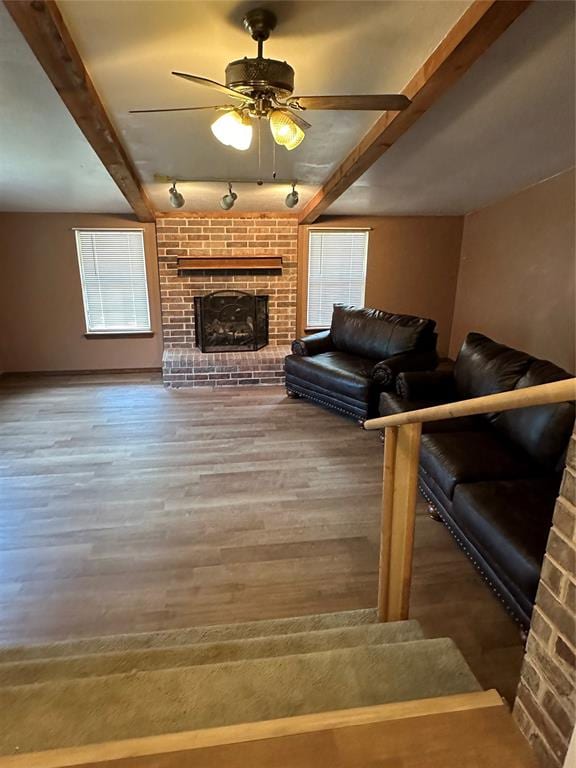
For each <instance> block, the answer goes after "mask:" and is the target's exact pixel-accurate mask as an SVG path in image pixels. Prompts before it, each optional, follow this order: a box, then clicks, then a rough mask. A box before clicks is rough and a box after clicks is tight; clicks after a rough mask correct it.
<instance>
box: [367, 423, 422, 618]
mask: <svg viewBox="0 0 576 768" xmlns="http://www.w3.org/2000/svg"><path fill="white" fill-rule="evenodd" d="M421 432H422V425H421V424H406V425H403V426H401V427H388V428H387V429H386V433H385V442H384V481H383V489H382V521H381V535H380V573H379V584H378V618H379V620H380V621H399V620H402V619H407V618H408V612H409V603H410V583H411V577H412V559H413V550H414V523H415V516H416V497H417V492H418V489H417V484H418V459H419V454H420V435H421Z"/></svg>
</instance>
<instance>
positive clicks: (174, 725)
mask: <svg viewBox="0 0 576 768" xmlns="http://www.w3.org/2000/svg"><path fill="white" fill-rule="evenodd" d="M477 690H480V686H479V685H478V683H477V681H476V679H475V678H474V675H473V674H472V672H471V671H470V669H469V668H468V666H467V664H466V662H465V661H464V658H463V657H462V655H461V654H460V652H459V651H458V649H457V648H456V646H455V645H454V643H453V642H452V641H451V640H449V639H447V638H446V639H435V640H413V641H408V642H404V643H397V644H387V645H371V646H359V647H354V648H345V649H336V650H330V651H320V652H314V653H306V654H300V655H292V656H279V657H274V658H260V659H251V660H242V661H228V662H224V663H220V664H206V665H201V666H194V667H182V668H178V669H161V670H155V671H144V672H138V673H135V674H121V675H113V676H105V677H97V678H84V679H72V680H58V681H52V682H47V683H38V684H35V685H23V686H16V687H4V688H2V689H0V696H1V698H2V707H1V708H0V754H12V753H14V752H16V751H18V752H20V753H22V752H31V751H40V750H45V749H55V748H58V747H67V746H79V745H82V744H89V743H98V742H102V741H114V740H120V739H127V738H138V737H143V736H151V735H158V734H161V733H170V732H178V731H184V730H195V729H200V728H209V727H215V726H223V725H231V724H234V723H241V722H254V721H256V720H271V719H275V718H280V717H290V716H294V715H301V714H308V713H311V712H321V711H329V710H338V709H347V708H354V707H363V706H371V705H375V704H383V703H387V702H391V701H408V700H412V699H422V698H433V697H436V696H444V695H451V694H455V693H464V692H470V691H477ZM32 723H33V724H34V726H33V727H31V724H32Z"/></svg>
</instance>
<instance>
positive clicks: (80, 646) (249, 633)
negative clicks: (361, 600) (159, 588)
mask: <svg viewBox="0 0 576 768" xmlns="http://www.w3.org/2000/svg"><path fill="white" fill-rule="evenodd" d="M376 620H377V617H376V610H375V609H372V608H370V609H365V610H358V611H342V612H340V613H320V614H312V615H310V616H296V617H290V618H287V619H267V620H264V621H248V622H239V623H235V624H213V625H209V626H199V627H189V628H188V627H187V628H185V629H173V630H168V631H164V632H143V633H137V634H126V635H107V636H103V637H89V638H85V639H79V640H64V641H61V642H56V643H48V644H43V645H23V646H12V647H6V648H0V663H2V662H5V661H23V660H25V659H43V658H55V657H57V656H81V655H85V654H89V653H108V652H111V651H127V650H136V649H139V648H140V649H141V648H162V647H165V646H178V645H188V644H190V643H214V642H222V641H225V640H246V639H248V638H253V637H269V636H270V635H289V634H295V633H301V632H314V631H316V630H320V629H335V628H338V627H357V626H362V625H364V624H374V623H375V622H376Z"/></svg>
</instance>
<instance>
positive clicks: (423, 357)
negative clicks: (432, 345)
mask: <svg viewBox="0 0 576 768" xmlns="http://www.w3.org/2000/svg"><path fill="white" fill-rule="evenodd" d="M437 365H438V355H437V354H436V350H434V349H429V350H424V351H421V352H418V351H413V352H405V353H404V354H401V355H392V357H389V358H387V359H386V360H382V362H380V363H377V364H376V365H375V366H374V368H373V369H372V378H373V379H374V381H375V382H377V383H378V384H380V386H381V387H387V388H390V387H392V386H393V384H394V383H395V381H396V378H397V376H398V375H399V374H401V373H402V372H403V371H433V370H434V368H436V366H437Z"/></svg>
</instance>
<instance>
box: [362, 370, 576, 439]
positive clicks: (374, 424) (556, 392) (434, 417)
mask: <svg viewBox="0 0 576 768" xmlns="http://www.w3.org/2000/svg"><path fill="white" fill-rule="evenodd" d="M569 400H576V378H575V379H564V380H563V381H553V382H550V383H549V384H538V385H537V386H535V387H523V388H522V389H512V390H510V391H509V392H499V393H498V394H496V395H486V396H484V397H473V398H472V399H470V400H459V401H458V402H455V403H445V404H444V405H434V406H432V407H431V408H420V409H419V410H417V411H406V412H405V413H395V414H392V415H391V416H381V417H379V418H377V419H368V421H365V422H364V429H386V427H400V426H403V425H404V424H417V423H425V422H427V421H440V419H455V418H458V417H460V416H476V415H479V414H481V413H497V412H500V411H511V410H513V409H515V408H527V407H529V406H534V405H546V404H547V403H563V402H566V401H569Z"/></svg>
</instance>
